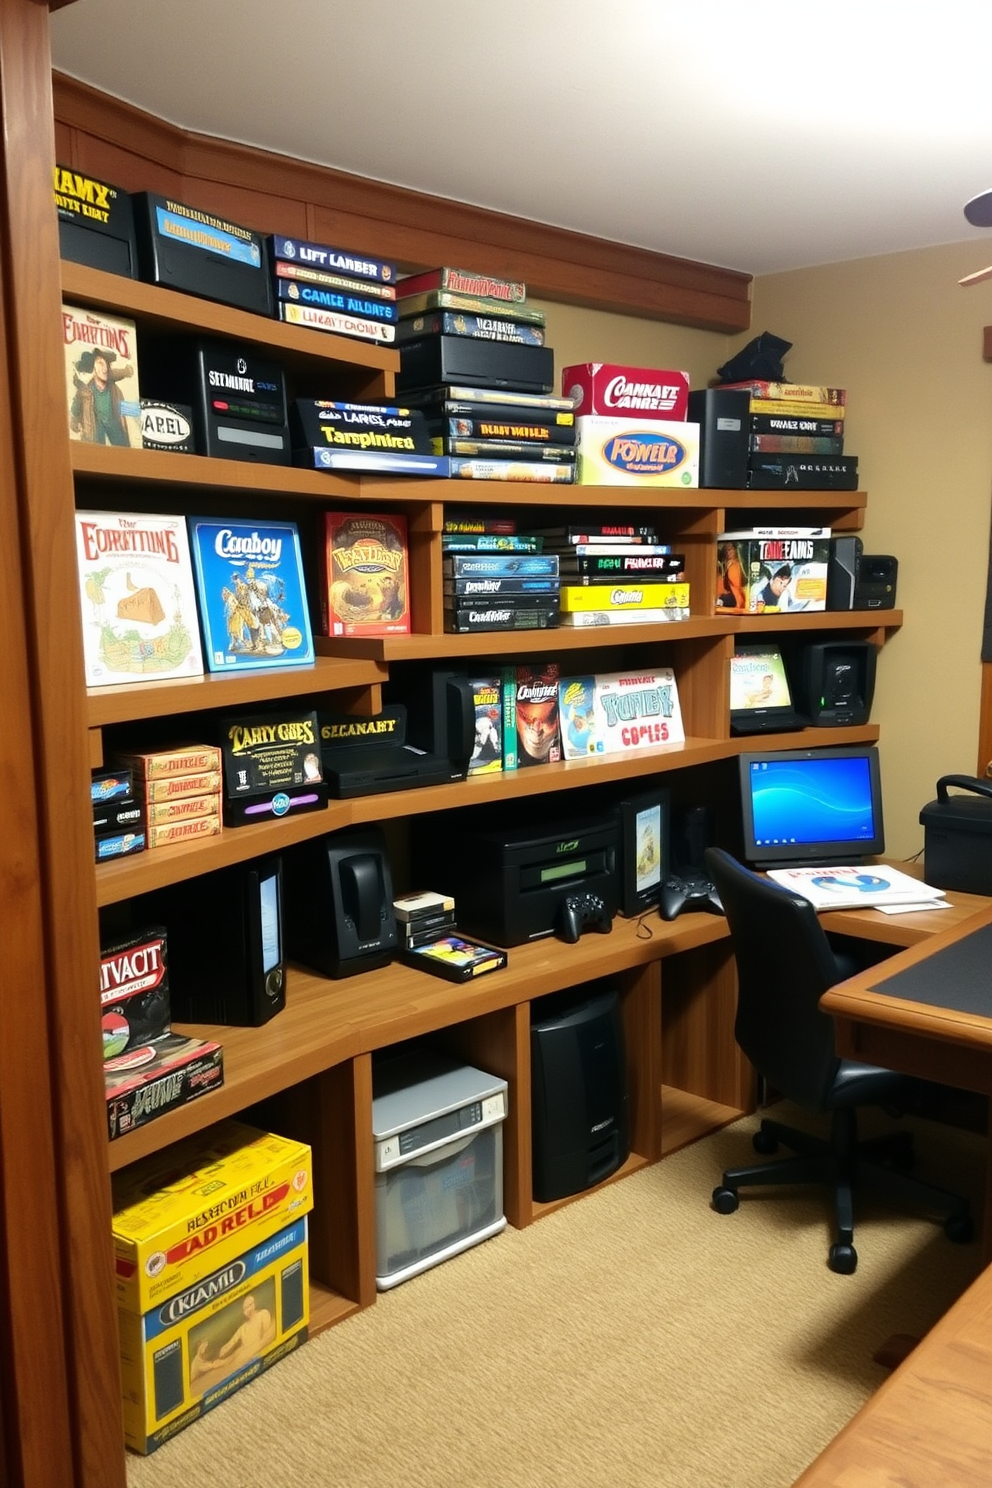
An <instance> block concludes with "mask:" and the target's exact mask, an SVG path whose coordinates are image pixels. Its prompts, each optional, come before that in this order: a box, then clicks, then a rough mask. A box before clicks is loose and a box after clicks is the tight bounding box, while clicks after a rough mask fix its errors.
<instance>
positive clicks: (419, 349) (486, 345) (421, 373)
mask: <svg viewBox="0 0 992 1488" xmlns="http://www.w3.org/2000/svg"><path fill="white" fill-rule="evenodd" d="M554 379H555V354H554V352H553V351H552V350H551V348H550V346H519V345H517V344H516V343H515V342H512V341H481V340H476V339H475V338H473V337H472V336H424V338H423V339H422V340H420V341H408V342H406V343H405V344H404V345H403V346H401V347H400V370H399V373H398V374H397V377H396V388H397V391H398V392H402V391H403V390H404V389H406V388H421V387H434V386H436V385H437V384H438V383H447V382H450V383H457V384H461V385H462V386H465V387H488V388H507V389H509V390H510V391H512V392H518V393H550V391H551V389H552V387H553V386H554Z"/></svg>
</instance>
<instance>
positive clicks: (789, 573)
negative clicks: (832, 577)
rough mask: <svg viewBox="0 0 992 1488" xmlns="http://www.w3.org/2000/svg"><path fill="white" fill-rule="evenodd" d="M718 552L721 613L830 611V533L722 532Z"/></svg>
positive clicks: (717, 600)
mask: <svg viewBox="0 0 992 1488" xmlns="http://www.w3.org/2000/svg"><path fill="white" fill-rule="evenodd" d="M716 552H717V590H716V596H715V609H716V613H717V614H722V613H723V612H724V611H731V612H737V613H741V614H765V613H769V612H775V611H780V612H781V613H783V614H789V613H792V612H795V611H799V610H806V611H807V612H812V611H815V610H825V609H826V607H827V570H828V568H829V560H830V529H829V528H827V527H824V528H806V529H801V528H787V527H783V528H774V527H768V528H765V529H760V530H759V529H749V530H746V531H739V532H722V533H720V535H719V537H718V538H717V548H716Z"/></svg>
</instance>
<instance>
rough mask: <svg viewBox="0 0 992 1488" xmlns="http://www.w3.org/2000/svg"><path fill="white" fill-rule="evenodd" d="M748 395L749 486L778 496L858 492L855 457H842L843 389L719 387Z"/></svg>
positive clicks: (764, 384)
mask: <svg viewBox="0 0 992 1488" xmlns="http://www.w3.org/2000/svg"><path fill="white" fill-rule="evenodd" d="M720 386H721V387H722V388H738V389H740V390H741V391H742V392H747V393H749V394H750V405H749V433H748V485H749V487H751V489H752V490H758V491H776V490H780V489H781V488H782V487H785V486H794V487H795V488H796V489H797V490H802V489H805V490H808V491H820V490H829V491H856V490H857V487H858V457H857V455H849V454H845V453H844V417H845V414H846V413H847V390H846V388H841V387H828V386H826V385H824V384H819V383H803V382H768V381H758V380H756V381H747V382H727V383H721V384H720Z"/></svg>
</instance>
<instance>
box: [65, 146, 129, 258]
mask: <svg viewBox="0 0 992 1488" xmlns="http://www.w3.org/2000/svg"><path fill="white" fill-rule="evenodd" d="M55 206H56V210H57V211H58V218H59V253H60V255H61V257H62V258H65V259H68V260H70V262H72V263H81V264H88V265H89V267H90V268H91V269H103V270H104V272H105V273H107V274H122V275H124V276H125V277H126V278H129V279H136V278H137V276H138V245H137V242H136V240H135V235H134V210H133V208H132V206H131V198H130V196H129V195H128V193H127V192H126V191H122V190H121V188H120V187H119V186H111V185H109V184H108V182H106V181H98V180H97V179H96V177H95V176H88V175H86V174H84V172H82V171H77V170H73V169H71V167H69V166H67V165H57V166H56V167H55Z"/></svg>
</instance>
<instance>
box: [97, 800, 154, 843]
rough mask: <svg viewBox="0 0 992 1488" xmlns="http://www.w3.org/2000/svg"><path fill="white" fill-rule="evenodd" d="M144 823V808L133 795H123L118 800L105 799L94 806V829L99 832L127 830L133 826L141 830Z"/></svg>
mask: <svg viewBox="0 0 992 1488" xmlns="http://www.w3.org/2000/svg"><path fill="white" fill-rule="evenodd" d="M144 825H145V813H144V809H143V807H142V804H141V802H140V801H136V800H135V798H134V797H133V796H122V797H121V798H120V799H119V800H117V801H105V802H103V804H102V805H99V806H94V807H93V830H94V832H96V833H97V834H101V833H108V832H126V831H128V830H129V829H131V828H133V827H137V828H138V829H139V830H140V829H141V828H143V827H144Z"/></svg>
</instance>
